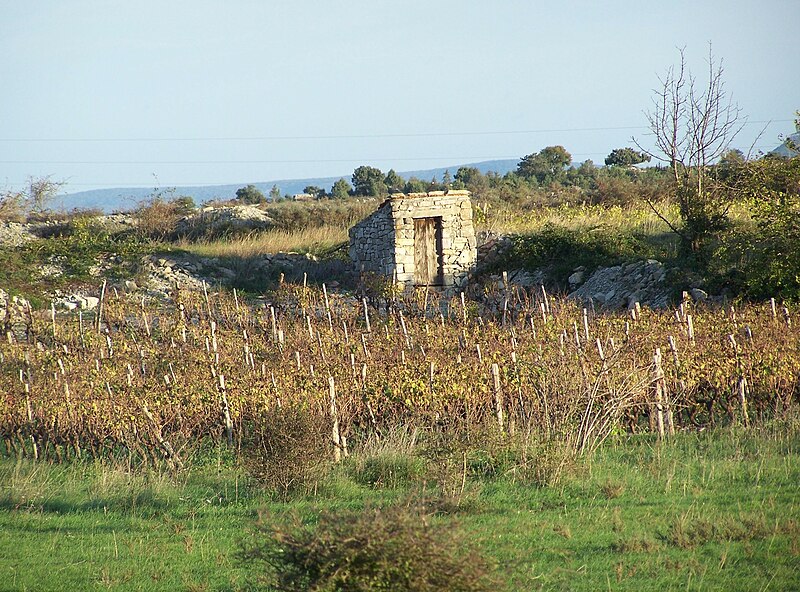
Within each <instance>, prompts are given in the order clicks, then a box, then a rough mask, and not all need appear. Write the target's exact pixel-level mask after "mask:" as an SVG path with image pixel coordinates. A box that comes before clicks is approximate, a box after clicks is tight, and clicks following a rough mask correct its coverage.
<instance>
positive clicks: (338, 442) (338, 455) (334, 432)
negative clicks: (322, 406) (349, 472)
mask: <svg viewBox="0 0 800 592" xmlns="http://www.w3.org/2000/svg"><path fill="white" fill-rule="evenodd" d="M328 395H329V397H330V412H331V421H332V422H333V424H332V426H331V437H332V439H333V460H334V462H337V463H338V462H340V461H341V460H342V437H341V434H340V433H339V414H338V412H337V410H336V385H335V383H334V381H333V376H328Z"/></svg>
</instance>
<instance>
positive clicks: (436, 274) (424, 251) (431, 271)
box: [414, 217, 442, 286]
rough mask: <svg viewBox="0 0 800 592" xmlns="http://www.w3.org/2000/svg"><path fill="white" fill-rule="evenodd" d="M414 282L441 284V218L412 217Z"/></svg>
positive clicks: (424, 284)
mask: <svg viewBox="0 0 800 592" xmlns="http://www.w3.org/2000/svg"><path fill="white" fill-rule="evenodd" d="M414 283H415V284H416V285H418V286H439V285H441V284H442V219H441V218H440V217H437V218H414Z"/></svg>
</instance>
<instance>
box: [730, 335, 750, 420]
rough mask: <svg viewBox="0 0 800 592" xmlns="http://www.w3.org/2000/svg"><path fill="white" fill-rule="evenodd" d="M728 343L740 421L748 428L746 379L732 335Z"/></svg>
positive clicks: (737, 347)
mask: <svg viewBox="0 0 800 592" xmlns="http://www.w3.org/2000/svg"><path fill="white" fill-rule="evenodd" d="M728 342H729V343H730V344H731V347H732V348H733V355H734V358H735V360H736V371H737V372H738V374H739V378H738V379H737V380H736V394H737V395H738V397H739V404H740V405H741V406H742V421H744V427H746V428H749V427H750V416H749V414H748V413H747V378H746V377H745V375H744V370H743V368H742V360H741V359H740V358H739V346H738V345H737V344H736V338H735V337H734V336H733V335H728Z"/></svg>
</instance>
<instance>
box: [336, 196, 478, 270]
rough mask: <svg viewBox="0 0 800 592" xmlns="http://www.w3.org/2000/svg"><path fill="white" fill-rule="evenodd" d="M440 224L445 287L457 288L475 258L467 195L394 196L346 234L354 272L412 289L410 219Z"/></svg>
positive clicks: (412, 254)
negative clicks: (390, 279) (393, 280)
mask: <svg viewBox="0 0 800 592" xmlns="http://www.w3.org/2000/svg"><path fill="white" fill-rule="evenodd" d="M416 218H441V262H442V276H443V283H444V285H445V286H460V285H461V284H463V283H464V281H465V280H466V277H467V275H468V274H469V272H470V271H471V270H472V268H473V267H474V266H475V260H476V256H477V251H476V247H477V245H476V239H475V230H474V228H473V226H472V204H471V202H470V199H469V192H468V191H448V192H444V191H431V192H428V193H410V194H403V193H396V194H393V195H391V196H390V197H389V199H387V200H386V201H385V202H384V203H383V204H381V206H380V207H379V208H378V210H377V211H376V212H375V213H373V214H372V215H370V216H368V217H367V218H365V219H364V220H362V221H361V222H359V223H358V224H356V225H355V226H353V227H352V228H351V229H350V257H351V259H352V260H353V263H354V264H355V266H356V270H358V271H361V270H363V271H371V272H375V273H380V274H382V275H386V276H387V277H392V276H394V275H395V274H396V277H397V280H398V281H399V282H402V283H405V284H409V285H413V283H414V274H415V264H414V219H416Z"/></svg>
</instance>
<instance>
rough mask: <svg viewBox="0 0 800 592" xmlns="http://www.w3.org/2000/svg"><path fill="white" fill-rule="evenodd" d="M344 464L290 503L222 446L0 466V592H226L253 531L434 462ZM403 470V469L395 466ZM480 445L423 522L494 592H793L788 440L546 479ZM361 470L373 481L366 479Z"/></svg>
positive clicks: (692, 444) (398, 496)
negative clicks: (445, 533) (498, 467)
mask: <svg viewBox="0 0 800 592" xmlns="http://www.w3.org/2000/svg"><path fill="white" fill-rule="evenodd" d="M422 449H423V445H422V444H420V448H419V449H413V450H410V451H406V452H405V453H404V455H405V456H398V455H397V454H388V453H387V452H386V450H383V452H379V453H375V454H373V455H371V456H366V457H365V456H363V455H362V456H358V455H356V456H354V457H351V458H350V459H348V460H347V461H346V462H344V463H343V464H342V465H340V466H338V467H336V468H335V469H333V470H332V471H331V472H329V473H327V474H326V475H323V476H321V477H320V478H319V480H318V481H317V482H316V483H315V484H314V487H313V488H312V489H309V490H308V491H307V492H306V493H303V494H295V495H292V496H289V497H288V498H287V499H285V500H284V499H278V498H277V497H276V496H275V495H271V494H270V493H269V492H268V491H266V490H264V489H262V488H260V487H258V485H257V484H256V483H255V482H253V481H252V480H251V479H250V478H248V477H247V476H246V475H245V474H244V473H242V472H241V471H240V469H238V468H237V467H238V466H239V465H238V464H237V463H236V462H235V458H234V457H233V455H231V454H230V453H228V452H227V451H226V449H224V448H211V449H209V450H206V451H204V452H203V453H202V454H198V455H197V456H196V458H195V459H194V461H193V464H192V467H191V469H190V470H188V471H186V472H184V473H181V474H180V475H178V476H169V475H168V474H166V473H161V472H155V471H144V472H134V473H131V472H128V471H126V470H125V469H124V467H122V466H119V465H114V464H112V463H109V462H95V463H88V464H85V463H80V462H72V463H68V464H64V465H50V464H47V463H35V462H33V461H28V460H21V461H18V460H14V459H11V458H5V459H3V460H2V461H0V484H2V493H1V494H0V548H2V549H3V552H2V554H0V589H2V590H243V589H249V588H248V587H249V586H250V585H251V584H252V583H253V582H254V578H255V575H256V574H257V573H258V572H257V569H255V570H254V567H253V566H251V565H249V564H245V563H244V562H243V561H242V560H241V559H240V558H239V552H240V549H241V548H243V547H247V546H248V545H249V544H251V543H252V539H253V537H254V536H256V535H255V534H254V533H255V531H254V525H255V524H256V522H257V520H258V519H259V516H260V519H261V520H262V521H267V523H269V522H280V521H282V520H284V519H285V517H286V516H287V514H289V513H297V514H299V516H300V517H301V519H302V520H303V521H305V522H312V523H313V522H314V521H315V520H316V517H317V516H318V513H319V512H320V511H323V510H333V511H337V512H341V511H345V510H358V509H361V508H364V507H375V506H386V505H392V504H405V503H409V502H408V500H409V499H417V500H420V499H421V500H423V501H424V500H428V501H427V503H428V507H429V509H430V510H431V511H434V510H436V509H441V508H442V507H443V506H441V505H440V504H438V505H437V504H436V503H434V502H435V500H437V499H438V500H441V497H437V496H441V495H442V492H441V491H439V492H438V493H434V492H435V489H436V488H435V486H432V485H431V483H434V482H435V481H436V472H437V467H436V466H435V464H433V463H427V462H426V461H425V460H424V458H425V457H424V454H423V450H422ZM410 458H411V459H414V462H413V463H411V464H412V465H413V466H415V467H417V470H414V471H411V472H408V471H407V470H404V467H405V468H406V469H407V468H408V466H409V459H410ZM490 458H491V451H481V450H472V451H470V452H469V454H468V455H465V465H464V466H465V467H466V472H465V476H466V481H465V483H464V484H463V486H462V487H463V492H461V493H459V494H458V495H457V498H458V499H457V500H455V501H456V502H457V503H454V504H452V505H451V506H449V509H450V511H449V512H446V513H444V512H439V513H438V514H437V515H436V516H435V517H433V518H432V520H433V523H434V527H435V526H436V525H441V524H444V523H448V522H451V521H456V522H457V523H458V525H459V528H460V529H461V530H462V531H463V532H465V533H466V534H467V536H468V537H469V539H470V540H472V541H473V542H474V544H475V546H476V547H477V549H478V550H479V551H480V552H482V553H483V554H484V555H485V556H487V557H488V558H489V559H490V560H491V561H492V562H493V563H494V564H495V565H496V568H497V571H498V573H499V575H500V576H501V578H502V579H503V581H505V582H506V583H507V589H509V590H726V591H732V590H792V589H798V587H800V571H799V570H798V569H797V567H798V565H800V491H798V488H797V483H799V482H800V429H799V428H798V424H797V423H796V422H794V423H787V422H783V423H780V424H776V423H773V424H770V425H768V426H766V427H762V428H759V429H753V430H750V431H744V430H741V429H721V430H718V431H706V432H699V433H697V432H695V433H682V434H679V435H678V436H677V437H676V438H675V439H674V440H673V441H671V442H668V443H659V442H657V441H656V440H654V439H653V438H652V437H650V436H646V435H645V436H637V437H624V438H617V439H614V440H612V441H609V442H607V444H606V445H605V446H604V447H603V448H601V449H600V451H598V452H597V453H596V454H595V455H594V456H593V457H591V458H583V459H578V460H577V461H575V462H574V463H571V464H570V465H569V466H567V467H566V468H565V470H564V473H563V477H562V478H561V479H560V481H559V482H558V483H557V484H555V485H549V486H547V485H544V486H534V485H530V484H523V483H521V482H519V481H518V480H516V479H515V475H514V472H513V471H511V472H499V473H497V474H489V473H490V472H489V471H487V470H486V467H487V466H489V465H491V462H490V461H489V460H487V459H490ZM376 467H380V468H381V470H382V471H384V472H383V473H381V474H382V475H384V477H385V476H387V475H394V477H392V478H386V479H377V480H376V479H375V478H374V477H375V470H376Z"/></svg>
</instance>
